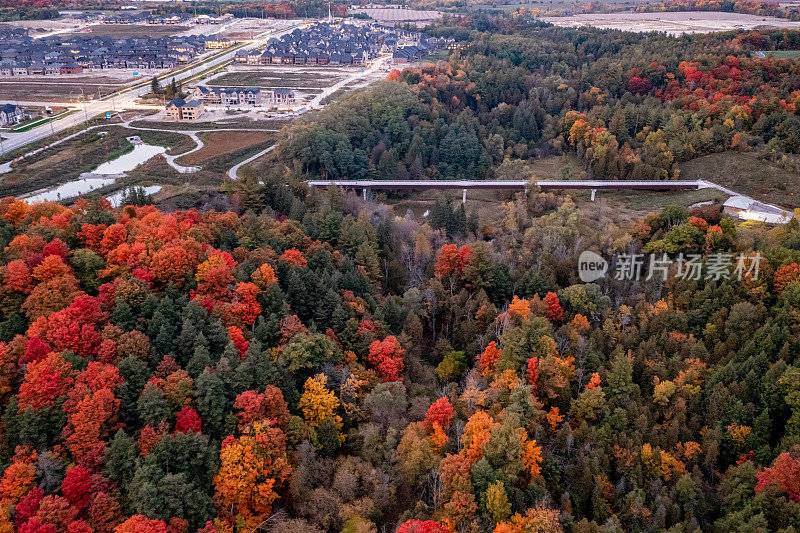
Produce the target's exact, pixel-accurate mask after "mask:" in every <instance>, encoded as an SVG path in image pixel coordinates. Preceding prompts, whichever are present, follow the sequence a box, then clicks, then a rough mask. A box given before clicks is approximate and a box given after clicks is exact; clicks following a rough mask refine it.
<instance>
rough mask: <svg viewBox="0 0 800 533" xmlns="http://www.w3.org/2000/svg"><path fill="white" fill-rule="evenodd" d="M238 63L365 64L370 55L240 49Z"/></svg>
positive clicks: (317, 51) (237, 57)
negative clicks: (248, 50)
mask: <svg viewBox="0 0 800 533" xmlns="http://www.w3.org/2000/svg"><path fill="white" fill-rule="evenodd" d="M235 59H236V62H237V63H247V64H248V65H363V64H364V62H365V61H367V60H369V57H368V56H366V55H365V54H362V55H353V54H350V53H347V52H344V53H340V52H328V51H324V50H312V51H310V52H309V53H306V52H300V51H297V50H287V51H285V52H277V51H276V52H272V51H269V50H265V51H251V52H247V51H240V52H237V55H236V58H235Z"/></svg>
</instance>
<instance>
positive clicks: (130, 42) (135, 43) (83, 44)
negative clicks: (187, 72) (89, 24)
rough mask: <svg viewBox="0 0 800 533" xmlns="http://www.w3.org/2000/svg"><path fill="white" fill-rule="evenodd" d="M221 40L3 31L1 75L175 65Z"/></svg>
mask: <svg viewBox="0 0 800 533" xmlns="http://www.w3.org/2000/svg"><path fill="white" fill-rule="evenodd" d="M216 41H218V39H217V38H206V37H205V36H202V35H201V36H176V37H161V38H149V37H131V38H127V39H115V38H113V37H91V36H88V35H85V34H82V35H68V36H61V35H59V36H58V37H55V36H54V37H52V38H45V39H39V40H34V39H31V38H30V36H28V35H27V34H19V33H14V34H11V33H4V32H0V76H24V75H63V74H79V73H81V72H82V71H83V70H101V69H126V68H127V69H139V70H148V69H172V68H175V67H176V66H177V65H178V64H180V63H186V62H189V61H191V60H192V59H194V58H195V57H196V56H197V55H198V54H201V53H203V52H204V51H205V50H206V49H208V48H209V44H208V43H209V42H216Z"/></svg>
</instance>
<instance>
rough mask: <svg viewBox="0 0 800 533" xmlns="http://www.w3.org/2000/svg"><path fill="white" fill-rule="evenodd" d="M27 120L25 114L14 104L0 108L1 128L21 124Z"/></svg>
mask: <svg viewBox="0 0 800 533" xmlns="http://www.w3.org/2000/svg"><path fill="white" fill-rule="evenodd" d="M24 119H25V112H24V111H23V110H22V108H21V107H19V106H16V105H14V104H5V105H3V106H0V126H11V125H14V124H19V123H20V122H22V121H23V120H24Z"/></svg>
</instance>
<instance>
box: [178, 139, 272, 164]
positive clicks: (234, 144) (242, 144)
mask: <svg viewBox="0 0 800 533" xmlns="http://www.w3.org/2000/svg"><path fill="white" fill-rule="evenodd" d="M201 138H202V140H203V142H204V143H205V146H203V148H202V149H201V150H199V151H197V152H194V153H193V154H189V155H187V156H186V157H181V158H179V159H178V163H179V164H182V165H197V164H202V163H203V162H206V161H208V160H209V159H212V158H216V157H219V156H221V155H224V154H229V153H231V152H236V151H239V150H243V149H245V148H249V147H251V146H256V145H260V144H264V143H268V142H270V141H272V140H273V139H274V135H270V134H268V133H261V132H258V131H224V132H223V131H220V132H213V133H205V134H202V136H201Z"/></svg>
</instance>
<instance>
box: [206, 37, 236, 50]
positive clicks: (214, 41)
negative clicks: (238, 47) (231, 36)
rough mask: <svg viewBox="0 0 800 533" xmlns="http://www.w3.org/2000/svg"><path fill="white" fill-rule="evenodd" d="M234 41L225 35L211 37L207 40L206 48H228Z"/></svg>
mask: <svg viewBox="0 0 800 533" xmlns="http://www.w3.org/2000/svg"><path fill="white" fill-rule="evenodd" d="M232 44H233V43H232V42H231V41H230V40H228V39H225V38H223V37H211V38H209V39H208V40H207V41H206V48H209V49H218V48H227V47H229V46H230V45H232Z"/></svg>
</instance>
